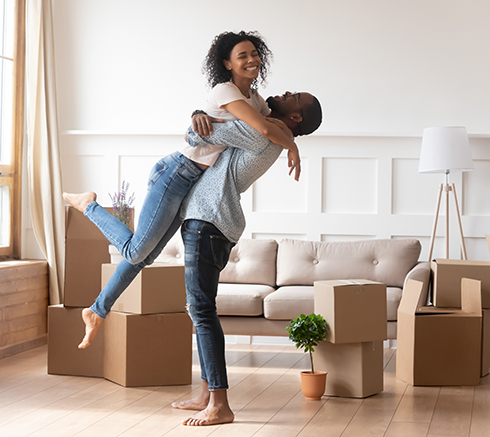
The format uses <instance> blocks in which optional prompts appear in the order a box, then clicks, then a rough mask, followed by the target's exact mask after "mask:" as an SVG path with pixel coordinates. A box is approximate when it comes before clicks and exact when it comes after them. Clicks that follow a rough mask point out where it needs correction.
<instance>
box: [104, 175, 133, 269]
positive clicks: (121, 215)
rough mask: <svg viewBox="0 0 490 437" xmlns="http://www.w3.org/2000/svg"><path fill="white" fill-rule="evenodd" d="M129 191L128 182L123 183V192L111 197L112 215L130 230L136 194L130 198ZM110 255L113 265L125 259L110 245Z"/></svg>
mask: <svg viewBox="0 0 490 437" xmlns="http://www.w3.org/2000/svg"><path fill="white" fill-rule="evenodd" d="M128 189H129V182H127V183H126V181H123V183H122V187H121V191H119V192H117V193H114V195H111V193H109V197H110V198H111V202H112V215H113V216H114V217H116V218H117V219H119V220H120V221H121V222H122V223H124V224H125V225H126V226H127V227H128V228H131V227H132V221H133V211H134V207H133V202H134V193H133V194H131V196H129V197H128ZM109 253H110V254H111V263H112V264H117V263H118V262H120V261H121V260H122V259H123V256H122V255H121V254H120V253H119V251H118V250H117V248H116V247H115V246H114V245H112V244H109Z"/></svg>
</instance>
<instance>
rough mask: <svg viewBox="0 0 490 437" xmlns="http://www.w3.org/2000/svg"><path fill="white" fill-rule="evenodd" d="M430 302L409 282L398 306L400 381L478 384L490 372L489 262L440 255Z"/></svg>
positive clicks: (434, 266) (418, 286)
mask: <svg viewBox="0 0 490 437" xmlns="http://www.w3.org/2000/svg"><path fill="white" fill-rule="evenodd" d="M431 270H432V301H433V303H434V305H431V306H425V301H426V299H424V296H423V294H422V286H421V283H420V282H417V281H409V282H408V283H407V286H406V288H405V291H404V294H403V298H402V301H401V303H400V307H399V309H398V333H397V368H396V375H397V377H398V378H399V379H401V380H403V381H405V382H408V383H409V384H412V385H423V386H425V385H428V386H429V385H436V386H442V385H478V384H479V383H480V377H482V376H485V375H487V374H488V373H490V263H489V262H483V261H459V260H447V259H436V260H434V261H432V263H431Z"/></svg>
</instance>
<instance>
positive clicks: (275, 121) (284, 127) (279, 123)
mask: <svg viewBox="0 0 490 437" xmlns="http://www.w3.org/2000/svg"><path fill="white" fill-rule="evenodd" d="M265 119H266V120H267V121H268V122H269V123H272V124H275V125H276V126H277V127H279V128H281V129H282V130H283V132H284V133H285V134H286V135H287V136H289V138H290V139H291V141H294V135H293V133H292V132H291V129H289V128H288V127H287V125H286V123H284V122H283V121H282V120H279V119H278V118H272V117H265Z"/></svg>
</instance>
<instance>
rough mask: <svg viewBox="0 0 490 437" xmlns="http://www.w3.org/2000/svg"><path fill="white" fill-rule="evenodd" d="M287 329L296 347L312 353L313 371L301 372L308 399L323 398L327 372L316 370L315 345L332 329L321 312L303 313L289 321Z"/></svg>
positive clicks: (302, 387) (304, 392)
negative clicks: (314, 363)
mask: <svg viewBox="0 0 490 437" xmlns="http://www.w3.org/2000/svg"><path fill="white" fill-rule="evenodd" d="M286 330H288V331H289V339H290V340H291V341H293V342H294V343H295V344H296V348H298V349H300V348H301V349H304V352H305V353H306V352H309V355H310V364H311V371H304V372H301V390H302V391H303V394H304V395H305V397H306V399H312V400H317V399H321V397H322V395H323V393H325V384H326V378H327V372H323V371H321V372H319V371H315V369H314V368H313V354H312V353H313V352H314V351H315V349H314V347H315V346H318V343H319V342H321V341H323V340H325V338H326V337H327V335H328V333H329V330H330V329H329V326H328V323H327V322H326V321H325V319H324V318H323V317H322V316H321V315H320V314H310V315H308V316H305V315H304V314H301V315H300V316H299V317H296V318H295V319H293V320H291V321H290V322H289V326H287V327H286Z"/></svg>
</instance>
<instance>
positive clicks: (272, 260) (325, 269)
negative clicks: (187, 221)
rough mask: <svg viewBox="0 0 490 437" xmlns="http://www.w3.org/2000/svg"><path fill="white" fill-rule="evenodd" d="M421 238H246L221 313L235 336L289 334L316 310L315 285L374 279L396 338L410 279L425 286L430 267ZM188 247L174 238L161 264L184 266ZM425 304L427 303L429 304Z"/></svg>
mask: <svg viewBox="0 0 490 437" xmlns="http://www.w3.org/2000/svg"><path fill="white" fill-rule="evenodd" d="M420 250H421V245H420V242H419V241H418V240H414V239H406V240H364V241H353V242H350V241H348V242H331V243H327V242H317V241H302V240H290V239H286V240H282V241H281V242H279V243H277V242H276V241H275V240H248V239H242V240H240V242H239V243H238V244H237V245H236V246H235V247H234V248H233V250H232V253H231V255H230V260H229V262H228V264H227V266H226V267H225V269H224V270H223V272H222V273H221V276H220V284H219V288H218V297H217V309H218V314H219V316H220V319H221V322H222V325H223V330H224V332H225V334H229V335H266V336H287V335H288V333H287V331H286V330H285V327H286V326H287V325H288V322H289V320H291V319H292V318H294V317H296V316H297V315H299V314H301V313H304V314H310V313H312V312H313V306H314V305H313V283H314V281H320V280H328V279H370V280H372V281H378V282H382V283H384V284H386V285H387V320H388V339H396V320H397V310H398V305H399V303H400V299H401V296H402V293H403V287H404V284H405V283H406V281H407V279H409V278H411V279H416V280H419V281H422V282H424V284H425V291H426V293H425V294H424V296H423V298H422V299H424V300H425V299H426V298H427V289H428V283H429V277H430V266H429V263H426V262H423V263H422V262H418V258H419V255H420ZM183 251H184V248H183V244H182V241H181V239H180V238H174V239H173V240H172V241H171V242H170V243H169V244H168V245H167V247H166V248H165V249H164V251H163V252H162V254H161V255H160V256H159V257H158V259H157V262H178V263H183V260H184V256H183ZM424 303H425V302H424Z"/></svg>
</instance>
